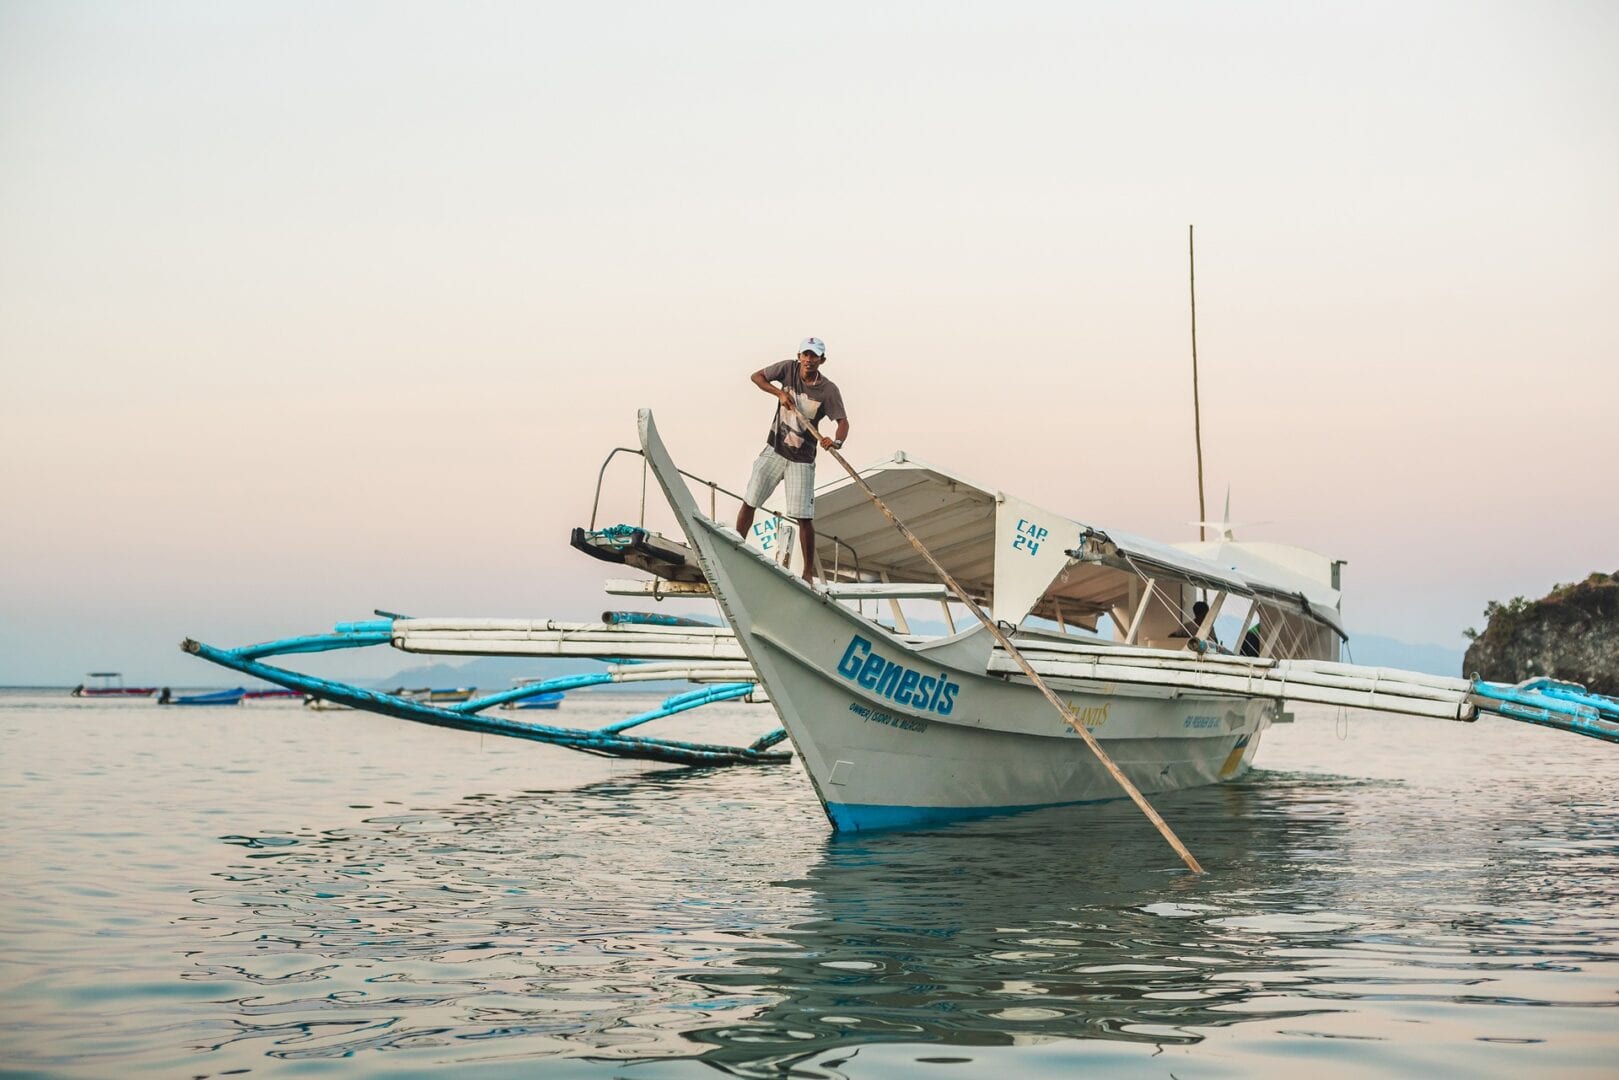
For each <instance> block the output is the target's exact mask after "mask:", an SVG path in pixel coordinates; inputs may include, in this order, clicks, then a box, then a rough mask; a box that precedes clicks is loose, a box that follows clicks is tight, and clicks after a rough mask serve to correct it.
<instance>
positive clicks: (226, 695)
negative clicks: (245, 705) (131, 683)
mask: <svg viewBox="0 0 1619 1080" xmlns="http://www.w3.org/2000/svg"><path fill="white" fill-rule="evenodd" d="M246 696H247V691H246V690H244V689H243V688H242V687H240V686H238V687H236V689H234V690H211V691H209V692H207V693H204V694H181V695H180V696H178V697H175V696H174V695H172V694H170V693H169V688H168V687H166V686H165V687H164V688H163V693H162V694H160V695H158V699H157V703H158V704H159V705H240V704H241V703H242V698H244V697H246Z"/></svg>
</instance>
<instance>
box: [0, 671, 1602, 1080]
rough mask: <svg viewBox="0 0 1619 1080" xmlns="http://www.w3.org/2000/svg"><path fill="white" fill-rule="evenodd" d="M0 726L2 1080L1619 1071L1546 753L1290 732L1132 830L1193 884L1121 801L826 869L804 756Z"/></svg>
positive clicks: (150, 724) (1491, 727) (986, 827)
mask: <svg viewBox="0 0 1619 1080" xmlns="http://www.w3.org/2000/svg"><path fill="white" fill-rule="evenodd" d="M645 704H646V699H645V698H642V697H640V696H638V695H637V696H630V695H611V696H609V695H598V696H591V695H587V694H580V695H574V696H571V697H570V698H569V700H568V702H567V704H566V705H565V706H564V709H563V711H562V712H560V713H556V714H541V715H547V716H552V717H555V718H556V719H557V720H558V721H567V722H571V723H575V724H580V725H585V724H592V723H599V722H603V721H605V720H608V719H616V718H619V717H622V716H625V715H628V714H629V713H630V712H632V711H636V710H637V709H638V708H640V707H644V705H645ZM697 715H698V716H699V717H701V716H702V714H697ZM772 724H773V718H771V717H770V715H769V713H768V709H760V708H758V707H749V706H742V705H724V706H717V707H714V708H713V709H712V710H709V711H707V716H706V718H703V719H699V720H698V721H697V722H696V723H695V724H690V723H689V724H687V725H685V726H683V727H681V728H679V729H678V730H681V731H685V732H687V733H688V734H695V733H700V734H701V735H702V736H703V737H743V736H746V737H752V736H753V735H756V734H758V733H760V732H762V731H764V730H766V728H767V726H771V725H772ZM0 738H3V739H4V760H3V764H0V812H3V826H0V842H3V848H0V934H3V941H0V944H3V954H0V1071H3V1072H4V1073H5V1074H6V1075H16V1074H41V1075H61V1076H95V1077H107V1076H133V1075H142V1074H147V1075H156V1076H188V1077H208V1076H221V1075H227V1074H228V1075H256V1076H318V1075H342V1076H365V1075H386V1076H404V1077H409V1076H416V1075H423V1076H425V1075H429V1074H431V1075H433V1076H436V1077H441V1076H471V1077H482V1076H509V1075H526V1074H531V1073H536V1072H539V1073H543V1074H545V1075H557V1076H585V1077H606V1076H625V1077H692V1076H712V1075H715V1074H716V1073H719V1074H725V1075H736V1076H778V1075H788V1074H790V1075H793V1076H802V1077H839V1076H849V1077H900V1076H914V1075H936V1076H940V1077H962V1078H966V1077H980V1076H1014V1075H1015V1076H1019V1077H1036V1078H1044V1077H1058V1076H1067V1075H1070V1074H1071V1073H1072V1072H1073V1071H1074V1070H1076V1069H1078V1068H1096V1069H1102V1070H1106V1071H1109V1072H1114V1073H1128V1074H1131V1075H1144V1076H1166V1077H1167V1076H1171V1075H1172V1076H1176V1077H1181V1078H1186V1077H1196V1076H1246V1075H1253V1074H1255V1073H1272V1074H1279V1073H1284V1072H1285V1073H1289V1074H1292V1073H1298V1072H1301V1071H1305V1072H1308V1073H1310V1074H1312V1075H1340V1074H1351V1073H1353V1074H1357V1075H1365V1074H1367V1073H1380V1074H1385V1075H1393V1074H1400V1075H1410V1074H1416V1073H1421V1074H1440V1073H1450V1074H1471V1075H1495V1076H1524V1075H1530V1074H1538V1075H1547V1074H1554V1073H1555V1074H1571V1075H1572V1074H1589V1075H1614V1074H1615V1073H1616V1072H1619V1012H1616V1010H1615V1006H1616V1005H1619V877H1616V874H1615V872H1616V871H1619V747H1615V746H1609V745H1606V744H1602V743H1598V742H1594V741H1591V740H1586V739H1582V738H1579V737H1577V736H1572V735H1566V734H1562V733H1559V732H1549V731H1542V730H1537V729H1533V728H1528V727H1524V726H1521V725H1514V724H1509V723H1506V722H1502V721H1482V722H1480V723H1478V724H1476V725H1459V724H1445V723H1442V722H1437V721H1422V720H1404V719H1394V718H1379V717H1370V716H1367V715H1364V714H1350V715H1348V716H1341V715H1339V714H1337V713H1334V712H1325V711H1324V712H1319V713H1314V714H1301V718H1300V722H1299V723H1297V724H1295V725H1292V726H1291V727H1282V728H1278V729H1275V730H1274V731H1272V732H1271V733H1270V734H1269V735H1268V736H1267V738H1266V742H1265V744H1264V746H1263V747H1262V749H1261V752H1260V757H1259V761H1260V764H1261V765H1262V767H1263V768H1262V770H1261V771H1259V772H1258V773H1256V774H1255V775H1254V776H1253V777H1252V778H1251V779H1250V780H1248V781H1246V782H1244V783H1241V784H1237V785H1231V786H1225V787H1219V788H1211V789H1206V790H1203V791H1197V792H1188V793H1183V794H1180V795H1175V796H1164V797H1158V798H1156V799H1155V800H1154V801H1155V803H1156V804H1157V806H1158V807H1159V809H1160V810H1161V811H1162V812H1163V814H1164V815H1165V817H1167V818H1168V819H1169V820H1170V821H1171V822H1172V823H1173V824H1174V825H1175V827H1176V828H1177V830H1178V831H1179V833H1180V835H1181V837H1182V838H1183V839H1184V840H1185V841H1186V843H1187V845H1188V846H1189V847H1190V848H1191V849H1192V850H1193V851H1194V852H1195V853H1196V854H1197V855H1198V856H1199V858H1200V859H1201V860H1202V862H1203V863H1204V865H1205V866H1206V867H1207V868H1208V869H1209V871H1210V873H1209V874H1208V875H1207V876H1206V877H1204V878H1200V879H1195V878H1193V877H1191V876H1189V875H1188V874H1186V873H1185V872H1184V871H1182V870H1181V869H1180V868H1179V865H1178V862H1177V860H1176V859H1175V857H1174V855H1173V853H1171V852H1170V851H1169V850H1168V848H1167V847H1166V846H1165V845H1164V844H1163V843H1162V841H1161V840H1159V839H1158V837H1157V835H1156V834H1155V833H1154V832H1153V831H1152V830H1151V828H1150V826H1148V825H1146V824H1145V823H1144V822H1143V821H1142V820H1141V819H1140V817H1139V816H1138V815H1137V813H1136V812H1135V810H1134V809H1133V808H1132V807H1130V805H1129V804H1128V803H1123V804H1117V805H1111V806H1104V807H1101V808H1096V807H1090V808H1082V809H1073V810H1053V811H1042V812H1038V813H1033V814H1028V815H1022V816H1018V817H1011V818H1004V819H999V820H993V821H986V822H979V823H976V824H972V825H965V826H955V827H950V828H945V829H939V830H934V831H922V832H913V833H908V834H888V835H874V836H865V837H854V838H850V839H834V838H833V837H832V836H831V835H830V833H829V832H828V829H827V825H826V821H825V819H824V818H823V816H822V815H821V812H820V809H819V807H818V806H817V804H816V802H815V798H814V795H813V794H812V792H811V791H810V788H809V784H808V781H807V780H805V779H804V777H803V776H802V774H801V773H800V772H799V771H798V769H797V767H796V766H785V767H774V768H756V769H731V770H713V771H696V772H693V771H679V770H668V769H662V770H660V769H656V768H654V767H650V766H645V765H639V764H631V763H625V762H615V761H610V760H606V759H601V758H592V757H588V756H585V755H581V754H577V753H569V752H566V751H561V750H555V749H552V748H548V747H542V746H535V745H530V744H525V743H517V742H512V741H510V740H502V739H497V738H492V737H482V738H481V737H479V736H475V735H466V734H461V733H457V732H449V731H441V730H437V729H434V728H427V727H420V726H416V725H411V724H405V723H401V722H398V721H392V720H387V719H383V718H380V717H374V716H369V715H366V714H360V713H315V712H308V711H305V710H303V709H301V708H298V707H296V706H291V705H285V704H282V705H264V706H257V707H255V706H243V707H239V708H232V709H211V710H209V709H197V710H172V709H159V708H158V707H156V706H155V705H153V704H151V703H149V702H133V703H131V702H122V703H96V702H84V701H75V700H70V699H68V698H67V697H65V696H63V695H62V694H61V693H59V692H52V693H44V692H17V691H12V692H4V693H0Z"/></svg>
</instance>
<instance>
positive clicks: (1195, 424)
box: [1186, 225, 1209, 541]
mask: <svg viewBox="0 0 1619 1080" xmlns="http://www.w3.org/2000/svg"><path fill="white" fill-rule="evenodd" d="M1186 267H1187V270H1188V273H1189V275H1190V278H1191V289H1192V435H1193V439H1194V441H1195V442H1196V443H1197V538H1198V540H1199V541H1202V540H1203V539H1205V537H1204V535H1203V529H1204V525H1203V523H1204V522H1205V521H1207V520H1209V515H1208V513H1207V511H1206V510H1205V509H1204V505H1203V412H1202V408H1201V407H1200V405H1199V403H1198V399H1197V253H1196V251H1195V249H1194V247H1193V241H1192V226H1190V225H1188V226H1186Z"/></svg>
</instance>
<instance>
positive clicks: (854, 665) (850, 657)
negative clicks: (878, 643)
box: [838, 634, 961, 716]
mask: <svg viewBox="0 0 1619 1080" xmlns="http://www.w3.org/2000/svg"><path fill="white" fill-rule="evenodd" d="M838 674H839V675H842V676H843V677H844V678H845V679H848V680H849V681H851V682H854V683H858V684H859V685H860V686H862V687H864V688H865V689H867V690H870V691H872V692H873V693H877V694H881V695H882V696H883V697H885V698H890V699H891V700H893V701H894V703H895V704H898V705H909V706H911V708H913V709H927V710H929V711H931V712H936V713H938V714H939V715H940V716H949V715H950V710H951V709H954V708H955V707H956V691H958V690H960V689H961V685H960V684H959V683H953V682H951V681H950V680H949V679H947V678H945V674H944V672H942V671H941V672H939V674H937V675H924V674H922V673H921V672H920V671H913V670H911V669H910V668H908V667H905V666H903V665H901V664H896V663H894V662H893V661H892V660H884V659H883V658H882V657H880V656H878V655H877V654H876V653H874V652H872V651H871V642H869V641H867V640H866V639H865V638H863V637H861V636H860V635H859V634H856V635H855V636H854V637H852V638H850V639H849V647H848V648H847V649H844V650H843V659H842V660H839V661H838Z"/></svg>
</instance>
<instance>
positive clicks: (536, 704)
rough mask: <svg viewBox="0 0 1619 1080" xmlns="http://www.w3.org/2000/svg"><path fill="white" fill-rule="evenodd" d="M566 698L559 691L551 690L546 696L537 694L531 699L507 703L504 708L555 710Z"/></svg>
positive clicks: (520, 699)
mask: <svg viewBox="0 0 1619 1080" xmlns="http://www.w3.org/2000/svg"><path fill="white" fill-rule="evenodd" d="M566 696H567V695H566V694H565V693H563V692H562V691H561V690H553V691H551V692H550V693H547V694H538V695H536V696H534V697H531V698H519V699H518V700H516V701H511V702H507V704H506V708H508V709H555V708H557V707H558V706H560V705H561V704H562V699H563V698H564V697H566Z"/></svg>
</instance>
